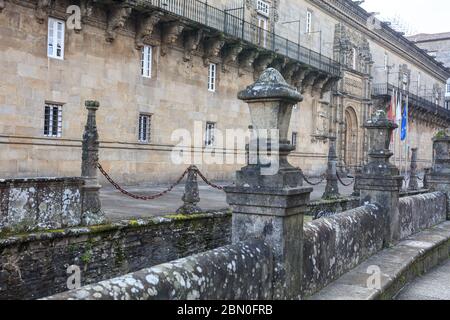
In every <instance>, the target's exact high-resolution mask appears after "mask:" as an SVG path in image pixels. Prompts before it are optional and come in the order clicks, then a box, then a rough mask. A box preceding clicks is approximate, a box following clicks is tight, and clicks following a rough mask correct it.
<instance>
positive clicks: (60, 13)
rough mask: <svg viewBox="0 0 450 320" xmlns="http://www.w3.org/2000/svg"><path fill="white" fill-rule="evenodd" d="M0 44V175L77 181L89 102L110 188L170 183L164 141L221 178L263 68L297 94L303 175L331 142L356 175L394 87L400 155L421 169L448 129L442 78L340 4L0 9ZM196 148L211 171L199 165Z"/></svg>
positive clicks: (419, 55)
mask: <svg viewBox="0 0 450 320" xmlns="http://www.w3.org/2000/svg"><path fill="white" fill-rule="evenodd" d="M73 5H75V6H76V7H73ZM77 8H79V9H80V11H79V12H78V11H77ZM77 13H79V14H80V18H81V19H80V21H79V22H80V23H77V22H78V20H77V19H73V17H74V14H75V15H76V14H77ZM242 18H244V19H245V23H243V21H242ZM299 41H300V43H299ZM0 49H1V50H0V72H1V74H2V77H1V80H0V115H1V116H0V176H1V177H10V176H13V177H17V176H21V177H23V176H73V175H75V176H78V175H79V174H80V163H81V136H82V132H83V124H84V122H85V118H86V111H85V109H84V107H83V105H84V101H85V100H98V101H99V102H100V105H101V106H100V108H99V110H98V112H97V117H98V120H97V122H98V130H99V134H100V140H101V150H100V162H101V164H102V165H103V167H104V168H105V169H106V170H107V171H108V172H109V173H110V174H111V175H112V176H113V177H114V178H115V179H117V180H118V181H120V182H123V183H135V182H162V181H169V180H173V179H174V178H176V177H177V176H178V175H179V174H180V173H181V172H183V171H184V169H185V168H186V166H187V164H186V163H183V164H174V163H173V158H172V155H173V153H172V151H173V150H174V148H175V146H177V148H178V149H179V150H183V152H184V153H187V152H188V151H192V154H193V155H192V158H191V161H190V162H193V163H195V164H197V165H198V166H199V167H200V169H201V170H202V171H203V172H205V174H207V175H208V176H209V177H211V178H213V179H229V178H231V177H232V174H233V173H234V172H235V170H236V169H237V168H239V167H241V166H242V163H240V162H238V163H236V162H233V161H230V162H228V163H227V162H225V164H223V163H222V161H221V160H222V159H223V157H220V156H222V155H228V156H229V157H237V156H242V155H243V154H244V153H245V151H244V150H243V149H242V148H241V149H238V150H236V148H234V147H233V145H231V146H230V145H226V144H225V143H224V144H223V145H221V143H220V142H221V140H222V139H221V137H220V135H219V130H220V131H221V132H224V131H225V130H226V129H234V130H235V129H241V130H247V129H248V125H249V123H250V117H249V112H248V108H247V106H246V105H245V104H243V103H242V102H240V101H239V100H237V99H236V95H237V92H238V91H239V90H242V89H243V88H245V86H247V85H248V84H250V83H252V82H253V81H254V79H255V77H257V76H258V75H259V74H260V73H261V72H262V71H263V70H264V69H265V68H267V67H269V66H270V67H274V68H276V69H278V70H279V71H281V72H282V74H283V76H284V77H285V78H286V80H287V81H288V82H289V83H291V84H293V85H295V86H296V87H297V88H298V90H299V91H301V92H302V94H303V97H304V100H303V101H302V102H301V103H300V104H299V105H298V106H297V108H296V109H295V111H294V114H293V116H292V122H291V126H290V133H289V137H292V139H291V140H292V142H293V143H295V144H296V145H297V149H296V150H295V152H293V153H292V154H291V158H292V160H291V161H292V163H294V164H295V165H298V166H300V167H302V168H303V170H304V171H305V172H306V173H308V174H321V173H323V172H324V171H325V167H326V158H327V151H328V137H329V136H330V135H333V136H336V137H337V145H338V150H337V151H338V156H339V159H340V165H341V167H342V168H343V169H354V168H355V167H358V166H361V165H362V164H363V163H364V161H365V160H366V159H367V152H368V150H367V148H368V147H367V146H368V137H367V135H366V134H365V131H364V129H363V128H362V124H363V123H364V121H365V120H366V119H367V117H368V115H369V114H371V112H372V111H373V109H374V108H379V107H384V108H386V107H387V105H388V103H389V101H390V97H391V95H392V93H393V91H394V88H397V87H401V89H402V90H404V92H405V96H406V93H411V94H410V96H411V98H410V100H409V101H410V109H409V112H410V119H411V121H410V128H409V133H410V134H409V138H408V146H406V148H405V151H404V153H406V150H407V148H408V147H409V148H413V147H419V164H420V166H428V165H429V164H430V162H431V154H432V153H431V144H430V143H429V142H430V141H431V137H432V136H433V134H434V133H435V132H436V131H437V130H439V129H441V128H443V127H447V126H448V125H449V123H450V114H449V113H448V112H447V110H445V109H444V108H442V107H443V106H444V99H443V94H442V93H443V92H444V88H445V83H446V79H448V78H449V77H450V71H449V70H448V69H446V68H445V67H443V66H442V65H441V64H439V63H438V62H436V61H435V60H434V59H433V58H431V57H429V56H428V55H426V54H425V53H424V52H423V51H422V50H420V49H419V48H417V47H416V46H415V45H414V44H413V43H411V42H410V41H408V40H407V39H406V38H404V37H403V36H402V35H400V34H398V33H396V32H395V31H393V30H392V29H390V28H389V27H388V26H387V25H384V24H380V23H377V22H376V21H375V22H374V21H372V22H370V15H369V14H368V13H367V12H365V11H364V10H363V9H361V8H360V7H359V6H357V5H356V4H354V3H353V2H352V1H347V0H333V1H324V0H302V1H279V0H267V1H258V0H243V1H226V0H210V1H208V4H205V3H204V2H202V1H197V0H186V1H178V0H161V1H159V0H133V1H131V0H124V1H115V2H111V1H106V0H105V1H103V0H102V1H90V0H81V1H80V0H73V1H68V0H3V1H0ZM416 87H417V88H416ZM423 88H425V91H424V92H428V91H431V92H432V93H434V95H432V97H431V99H430V98H429V97H428V98H427V99H423V100H421V98H422V97H423V96H424V95H423V94H421V92H422V89H423ZM413 93H416V98H414V97H412V95H413ZM425 96H426V95H425ZM195 128H197V129H199V130H197V131H200V132H201V133H200V134H199V135H195V139H194V134H193V133H194V129H195ZM179 129H186V130H187V131H188V132H190V133H191V134H192V139H190V140H189V141H184V140H180V137H179V136H178V135H177V134H176V132H177V131H176V130H179ZM294 140H295V141H294ZM205 148H206V149H207V150H208V151H211V150H214V151H215V153H214V155H215V156H219V160H218V161H217V163H215V162H214V161H200V160H201V157H199V156H201V155H202V154H203V151H204V150H205ZM400 150H403V147H402V146H399V147H398V148H397V150H396V154H397V161H400V158H401V155H400ZM241 158H242V157H241ZM210 160H211V159H210Z"/></svg>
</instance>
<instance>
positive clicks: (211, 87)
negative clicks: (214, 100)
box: [208, 63, 217, 92]
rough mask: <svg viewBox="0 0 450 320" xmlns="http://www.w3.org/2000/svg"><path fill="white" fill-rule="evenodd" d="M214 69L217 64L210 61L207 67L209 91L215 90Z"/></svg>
mask: <svg viewBox="0 0 450 320" xmlns="http://www.w3.org/2000/svg"><path fill="white" fill-rule="evenodd" d="M216 70H217V65H216V64H214V63H210V64H209V69H208V91H211V92H215V91H216V73H217V72H216Z"/></svg>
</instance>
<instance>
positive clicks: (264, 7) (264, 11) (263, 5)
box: [256, 0, 270, 16]
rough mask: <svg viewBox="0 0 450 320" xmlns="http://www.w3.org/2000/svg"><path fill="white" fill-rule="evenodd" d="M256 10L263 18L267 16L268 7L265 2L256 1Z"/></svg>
mask: <svg viewBox="0 0 450 320" xmlns="http://www.w3.org/2000/svg"><path fill="white" fill-rule="evenodd" d="M256 10H257V11H258V12H259V13H261V14H263V15H265V16H269V13H270V11H269V10H270V5H269V3H267V2H266V1H262V0H258V1H257V2H256Z"/></svg>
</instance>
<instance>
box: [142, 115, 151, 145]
mask: <svg viewBox="0 0 450 320" xmlns="http://www.w3.org/2000/svg"><path fill="white" fill-rule="evenodd" d="M150 120H151V115H149V114H140V115H139V142H142V143H149V142H150Z"/></svg>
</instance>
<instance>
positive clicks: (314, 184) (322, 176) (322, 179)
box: [298, 168, 327, 186]
mask: <svg viewBox="0 0 450 320" xmlns="http://www.w3.org/2000/svg"><path fill="white" fill-rule="evenodd" d="M298 169H299V170H300V174H301V175H302V178H303V180H305V182H306V183H307V184H309V185H311V186H318V185H319V184H321V183H322V182H324V181H325V179H326V178H327V175H326V174H322V175H321V176H320V177H319V179H320V181H318V182H311V181H310V180H309V178H308V177H306V176H305V174H304V173H303V170H302V169H300V168H298Z"/></svg>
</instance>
